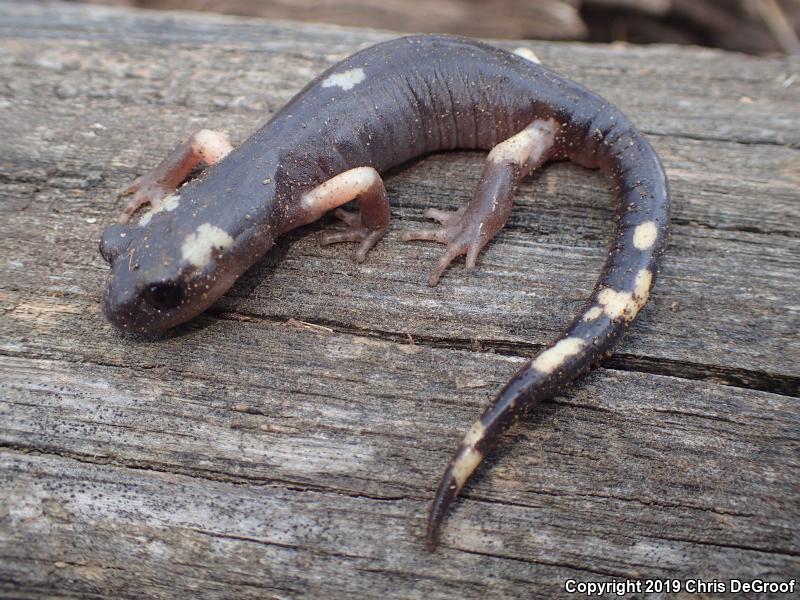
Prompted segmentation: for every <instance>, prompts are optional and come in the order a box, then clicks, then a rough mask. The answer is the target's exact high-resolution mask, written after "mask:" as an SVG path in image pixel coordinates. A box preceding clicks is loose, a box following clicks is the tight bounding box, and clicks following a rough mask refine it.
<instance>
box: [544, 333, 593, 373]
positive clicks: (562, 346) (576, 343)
mask: <svg viewBox="0 0 800 600" xmlns="http://www.w3.org/2000/svg"><path fill="white" fill-rule="evenodd" d="M585 347H586V341H585V340H582V339H581V338H579V337H568V338H564V339H563V340H559V341H558V342H557V343H556V345H555V346H553V347H552V348H548V349H547V350H545V351H544V352H542V353H541V354H540V355H539V356H537V357H536V359H535V360H534V361H533V363H532V364H533V368H534V369H536V370H537V371H539V372H540V373H552V372H553V371H555V370H556V369H557V368H558V366H559V365H561V364H562V363H563V362H564V361H565V360H567V359H568V358H569V357H570V356H575V355H576V354H578V352H580V351H581V350H583V349H584V348H585Z"/></svg>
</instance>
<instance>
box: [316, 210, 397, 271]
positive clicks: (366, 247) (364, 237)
mask: <svg viewBox="0 0 800 600" xmlns="http://www.w3.org/2000/svg"><path fill="white" fill-rule="evenodd" d="M333 214H335V215H336V217H337V218H339V219H341V220H342V221H344V222H345V223H347V225H348V228H347V229H346V230H344V231H334V232H329V233H323V234H322V236H320V240H319V243H320V245H321V246H328V245H330V244H339V243H341V242H361V244H360V245H359V246H358V251H357V252H356V262H360V263H362V262H364V261H365V260H366V258H367V252H369V251H370V250H371V249H372V247H373V246H374V245H375V244H377V243H378V242H379V241H380V240H381V238H383V236H385V235H386V231H387V230H388V227H386V228H381V229H370V228H369V227H366V226H364V225H362V224H361V213H353V212H347V211H345V210H342V209H341V208H337V209H336V210H335V211H334V213H333Z"/></svg>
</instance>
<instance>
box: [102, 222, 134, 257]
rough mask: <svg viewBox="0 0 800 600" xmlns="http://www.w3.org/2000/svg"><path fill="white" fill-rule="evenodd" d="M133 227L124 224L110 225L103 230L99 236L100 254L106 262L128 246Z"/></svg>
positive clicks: (131, 237)
mask: <svg viewBox="0 0 800 600" xmlns="http://www.w3.org/2000/svg"><path fill="white" fill-rule="evenodd" d="M132 230H133V228H131V227H128V226H126V225H112V226H111V227H108V228H107V229H106V230H105V231H104V232H103V237H102V238H100V254H101V255H102V256H103V258H104V259H105V260H106V262H107V263H108V264H111V263H112V262H113V261H114V259H115V258H116V257H117V256H119V255H120V254H122V253H123V252H125V250H127V249H128V246H130V243H131V240H132V239H133V236H132Z"/></svg>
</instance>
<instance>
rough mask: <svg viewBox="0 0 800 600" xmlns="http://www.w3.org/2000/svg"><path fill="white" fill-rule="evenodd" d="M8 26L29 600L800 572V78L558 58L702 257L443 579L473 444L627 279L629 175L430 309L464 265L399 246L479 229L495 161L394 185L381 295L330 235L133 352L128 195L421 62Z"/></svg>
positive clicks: (454, 159)
mask: <svg viewBox="0 0 800 600" xmlns="http://www.w3.org/2000/svg"><path fill="white" fill-rule="evenodd" d="M0 14H2V15H3V18H2V19H0V81H2V82H3V84H2V85H1V86H0V212H2V219H0V254H1V255H2V257H3V261H2V262H1V263H0V306H2V310H3V318H2V319H0V370H1V371H2V376H0V389H2V392H0V465H1V466H0V479H1V481H0V490H2V491H0V592H2V594H4V595H6V596H9V597H19V596H24V597H52V596H91V595H96V596H103V597H171V596H174V595H179V594H183V595H186V594H193V595H196V594H202V595H204V596H209V597H229V596H239V597H265V596H266V597H280V598H285V597H297V596H316V597H319V596H325V597H353V596H361V597H378V596H382V597H386V596H387V595H390V596H392V597H394V596H399V597H432V598H439V597H441V598H446V597H453V596H454V595H456V596H464V597H474V596H487V597H542V598H547V597H553V596H557V595H559V594H560V593H561V591H562V590H563V582H564V580H566V579H568V578H574V579H578V580H580V581H589V580H608V579H611V578H614V577H616V578H625V577H629V578H639V577H641V578H648V577H650V578H652V577H671V578H672V577H683V578H685V577H705V578H718V579H725V578H730V577H737V578H742V579H744V578H750V577H762V578H766V579H771V580H779V579H785V578H788V577H790V576H796V575H797V573H798V570H800V558H799V555H800V533H799V531H798V526H797V523H798V522H800V509H798V506H800V502H798V499H800V469H799V468H798V467H799V466H800V465H798V446H800V444H798V441H799V440H800V407H798V400H797V398H798V397H800V393H799V392H798V383H799V382H800V370H799V369H798V363H800V340H798V336H797V331H798V329H800V305H798V302H797V297H798V284H797V282H798V276H800V266H799V265H800V260H799V259H800V240H798V233H797V224H798V222H799V221H800V203H798V200H799V199H800V198H799V197H798V186H799V185H800V113H798V111H797V109H796V107H797V106H798V101H799V100H800V93H798V83H797V82H796V81H797V80H796V79H794V80H793V79H792V76H793V75H794V74H796V72H797V67H798V63H797V62H796V61H795V62H793V61H791V60H789V59H777V58H759V59H756V58H749V57H743V56H739V55H732V54H725V53H721V52H713V51H705V50H697V49H677V48H671V47H654V48H647V49H643V48H634V47H621V46H610V47H595V46H584V45H579V44H547V43H534V44H530V45H531V46H532V48H533V49H534V51H535V52H536V53H537V54H538V55H539V56H540V57H541V58H542V60H543V61H544V62H545V63H546V64H548V65H550V66H552V67H554V68H556V69H557V70H559V71H560V72H562V73H564V74H566V75H568V76H570V77H573V78H575V79H577V80H579V81H581V82H583V83H585V84H586V85H589V86H590V87H592V88H593V89H596V90H597V91H599V92H600V93H602V94H604V95H606V96H607V97H608V98H609V99H610V100H612V101H613V102H615V103H616V104H618V105H619V106H620V107H621V108H622V109H623V110H624V111H625V112H626V113H628V114H629V115H630V116H631V117H632V118H633V120H634V121H635V122H637V123H638V124H639V125H640V126H641V128H642V130H644V131H645V132H647V133H648V134H649V137H650V139H651V140H652V141H653V143H654V145H655V146H656V148H657V149H658V151H659V153H660V154H661V156H662V158H663V160H664V163H665V165H666V167H667V171H668V175H669V177H670V183H671V186H672V190H673V196H674V201H675V202H674V207H675V208H674V215H673V216H674V218H673V223H674V227H673V233H672V238H671V243H670V248H669V250H668V254H667V256H666V260H665V263H664V267H663V270H662V273H661V274H660V279H659V282H658V285H657V287H656V290H655V293H654V298H653V301H652V302H651V304H650V305H649V306H648V307H647V308H646V309H645V311H644V313H643V314H642V315H641V317H640V319H639V320H638V321H637V323H636V324H635V326H634V327H633V329H632V330H631V332H630V334H629V335H627V336H626V338H625V339H624V340H623V341H622V343H621V344H620V345H619V346H618V347H617V350H616V352H615V354H614V355H613V356H612V357H610V358H609V359H608V360H607V361H605V362H604V364H603V365H602V366H601V367H600V368H598V369H596V370H595V371H594V372H593V373H592V374H590V376H588V377H587V378H586V379H584V380H582V381H581V382H579V383H577V384H576V385H575V386H574V387H573V388H572V389H570V390H565V392H564V394H563V395H562V396H560V397H559V398H557V399H556V400H554V401H553V402H550V403H547V404H545V405H544V406H542V407H540V408H539V409H538V410H537V411H535V412H534V414H532V415H531V416H530V417H529V418H527V419H526V420H523V421H522V422H521V423H520V424H519V425H518V426H517V427H516V428H514V429H513V430H512V431H511V432H509V434H508V435H507V436H506V437H505V438H504V441H503V444H502V447H501V448H500V449H499V450H498V451H497V452H495V453H494V455H492V456H491V457H490V459H489V460H488V464H487V465H486V467H485V468H483V469H482V470H481V471H480V473H479V475H478V477H477V478H476V479H475V481H474V482H473V483H471V484H470V485H469V486H468V488H467V489H466V490H465V494H464V498H463V499H462V500H461V501H460V502H458V503H457V506H456V508H455V510H454V511H453V513H452V514H451V515H450V518H449V519H448V521H447V522H446V524H445V529H444V532H443V533H444V536H443V545H442V548H441V549H440V551H439V552H437V553H435V554H429V553H427V552H426V551H425V550H424V546H423V540H422V538H423V530H424V518H425V513H426V510H427V506H428V503H429V501H430V498H431V495H432V492H433V488H434V487H435V484H436V482H437V478H438V476H439V474H440V471H441V470H442V469H443V467H444V465H445V463H446V461H447V459H448V458H449V454H450V452H451V451H452V449H453V447H454V446H455V444H456V442H457V440H458V439H460V437H461V435H462V433H463V431H464V430H465V429H466V427H467V426H468V424H469V423H470V422H471V421H472V420H473V419H474V418H475V417H476V415H477V414H478V413H479V412H480V411H481V408H482V407H483V406H484V405H485V403H486V402H487V401H488V400H489V399H490V397H491V396H492V394H493V393H494V392H495V391H496V390H497V389H498V387H499V386H500V385H502V383H503V382H504V381H505V380H506V379H507V378H508V377H509V376H510V374H511V373H512V372H513V371H514V370H515V369H516V368H518V367H519V366H520V365H521V364H522V363H523V361H524V360H525V357H527V356H530V354H532V353H533V352H534V351H536V350H537V349H538V348H540V347H541V346H542V345H543V344H545V343H547V342H548V341H549V340H550V339H552V337H553V336H554V335H555V333H556V332H557V331H558V330H559V329H560V328H561V327H563V326H564V325H565V324H566V323H567V322H568V321H569V319H570V318H571V315H572V313H573V312H574V311H575V310H577V308H578V307H579V306H580V305H581V303H582V302H583V300H584V299H585V298H586V296H587V295H588V293H589V291H590V289H591V287H592V285H593V283H594V279H595V277H596V275H597V273H598V271H599V269H600V266H601V263H602V260H603V257H604V249H605V246H606V244H607V243H608V241H609V237H610V234H611V225H610V216H611V206H610V194H609V193H608V191H607V190H606V188H605V185H604V182H603V181H602V179H601V178H600V177H599V176H598V175H597V174H596V173H591V172H587V171H584V170H581V169H579V168H576V167H572V166H570V165H554V166H551V167H549V168H547V169H546V170H545V171H544V172H542V173H541V174H539V175H537V176H535V177H533V178H532V179H531V180H530V181H529V182H526V183H525V184H524V185H523V186H522V187H521V189H520V190H519V194H518V197H519V201H518V207H517V209H516V210H515V211H514V213H513V215H512V221H511V223H510V225H509V227H508V228H507V230H506V231H504V232H503V233H502V234H501V235H500V236H499V238H498V240H497V241H496V242H494V243H493V244H492V245H491V246H490V247H489V248H488V249H487V251H486V252H485V253H484V254H483V255H482V257H481V259H480V260H479V268H478V269H477V271H475V272H472V273H469V274H466V273H464V272H463V267H462V266H461V265H456V267H455V268H454V269H452V270H451V271H450V272H448V274H447V275H446V277H445V279H444V280H443V282H442V283H441V284H440V286H439V287H438V288H436V289H433V290H431V289H429V288H427V287H426V286H425V285H424V280H425V276H426V274H427V270H428V269H429V268H431V267H432V266H433V262H434V261H435V259H436V257H437V256H438V253H439V252H440V251H441V249H440V248H439V247H435V246H432V245H425V244H417V245H409V244H402V243H400V241H399V239H398V236H397V233H396V232H397V230H398V229H400V228H403V227H421V226H423V219H422V211H423V210H424V208H426V207H428V206H436V207H440V208H446V207H451V208H454V207H456V206H458V205H460V204H462V203H463V202H465V201H467V200H468V198H469V197H470V195H471V191H472V188H473V186H474V184H475V183H476V181H477V177H478V176H479V173H480V165H481V162H482V160H483V157H482V156H481V155H479V154H475V153H451V154H446V155H436V156H432V157H428V158H425V159H424V160H421V161H417V162H415V163H414V164H412V165H408V166H407V167H406V168H404V169H401V170H398V171H397V172H395V173H392V174H390V175H389V176H388V178H387V189H388V191H389V194H390V196H391V198H392V202H393V212H394V219H395V224H394V230H393V233H392V234H390V236H389V237H388V239H387V240H386V241H384V242H383V243H382V244H381V245H380V246H379V248H378V249H377V250H376V251H375V252H374V253H373V254H372V255H371V256H370V258H369V260H368V261H367V262H366V263H365V264H363V265H358V264H355V263H354V262H353V261H352V252H353V249H352V248H347V247H342V246H340V247H328V248H320V247H319V246H318V245H317V239H316V238H317V234H316V232H317V231H319V230H321V229H324V228H330V227H337V226H338V225H337V224H335V223H334V222H333V220H332V219H326V220H324V222H321V223H319V224H315V225H314V226H311V227H309V228H306V229H304V230H302V231H298V232H296V233H295V234H293V235H291V236H289V237H287V238H286V239H284V240H282V241H281V242H280V243H279V245H278V247H277V248H276V250H275V251H274V252H273V253H272V254H271V255H270V256H269V257H268V258H267V259H266V260H265V261H263V263H261V264H260V265H258V266H257V267H256V268H254V269H253V270H252V271H251V272H250V273H248V274H247V275H246V276H245V277H244V278H243V279H242V280H241V281H240V282H239V283H238V284H237V285H236V287H235V288H234V289H233V290H232V292H231V293H230V294H229V295H227V296H226V297H225V298H224V299H223V300H222V301H221V302H220V303H219V305H218V306H216V307H215V308H214V309H213V310H212V311H210V312H209V313H208V314H206V315H204V316H202V317H200V318H198V319H197V320H195V321H194V322H192V323H190V324H188V325H186V326H184V327H181V328H179V330H177V331H176V332H174V333H173V334H171V335H169V336H167V337H165V338H162V339H158V340H150V341H145V340H140V339H134V338H130V337H124V336H121V335H119V334H117V333H115V332H114V331H113V330H112V329H111V328H110V326H109V325H108V324H107V323H106V322H105V321H104V320H103V319H102V316H101V315H100V312H99V308H98V299H99V296H100V293H101V290H102V286H103V284H104V279H105V277H106V274H107V268H106V266H105V265H104V263H103V261H102V259H101V258H100V257H99V255H98V254H97V252H96V245H97V240H98V239H99V236H100V233H101V231H102V229H103V228H104V226H105V225H107V224H109V223H111V222H112V221H113V220H114V218H115V216H116V214H117V213H118V212H119V210H120V205H119V204H118V203H115V201H114V198H113V191H114V190H115V189H117V188H118V187H119V186H121V185H122V184H124V183H125V182H127V181H129V180H130V179H131V177H133V176H135V175H136V174H138V173H140V172H141V171H142V170H144V169H146V168H148V167H149V166H151V165H153V164H154V163H155V162H157V161H158V160H159V159H160V158H161V157H162V156H163V155H164V153H165V152H167V151H168V150H169V149H171V147H172V146H173V145H174V144H175V143H176V142H177V141H178V140H179V139H181V138H182V137H185V136H186V135H187V134H188V133H189V132H190V131H192V130H193V129H196V128H198V127H201V126H209V127H212V128H219V129H227V130H228V131H230V133H231V135H232V137H233V138H234V139H235V140H237V141H241V140H243V139H244V138H245V137H246V136H247V134H248V133H249V132H251V131H253V130H254V129H255V128H256V127H257V126H258V125H259V124H260V123H261V122H263V121H264V120H265V119H266V118H268V116H269V115H270V114H271V113H272V112H273V111H275V110H277V108H279V107H280V106H281V105H282V104H283V103H284V102H285V101H286V100H287V99H288V98H290V97H291V96H292V95H293V94H294V93H295V92H296V91H298V90H299V89H300V88H301V87H302V86H303V85H304V84H305V82H306V81H307V80H308V79H310V78H311V77H313V76H314V75H315V74H316V73H318V72H319V71H321V70H322V69H323V68H325V67H326V66H328V65H330V64H332V63H333V62H335V61H336V60H339V59H340V58H342V57H343V56H345V55H347V54H349V53H350V52H352V51H354V50H356V49H358V48H361V47H364V46H366V45H368V44H371V43H375V42H377V41H379V40H382V39H387V38H388V37H391V34H385V33H381V32H376V31H370V30H349V29H340V28H333V27H323V26H317V25H314V26H311V25H297V24H295V25H289V24H280V23H272V22H265V21H257V20H245V19H236V18H231V17H218V16H217V17H212V16H204V15H179V14H177V13H157V14H151V13H146V12H134V11H126V10H121V9H110V8H100V7H86V6H69V5H61V4H55V5H48V6H47V7H44V6H41V5H20V4H15V3H2V2H0ZM516 45H518V44H513V43H512V44H510V46H511V47H514V46H516ZM303 322H307V323H311V324H313V325H317V327H306V326H303V324H302V323H303ZM320 326H321V327H320ZM326 328H327V329H326ZM328 329H329V330H330V331H328Z"/></svg>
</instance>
